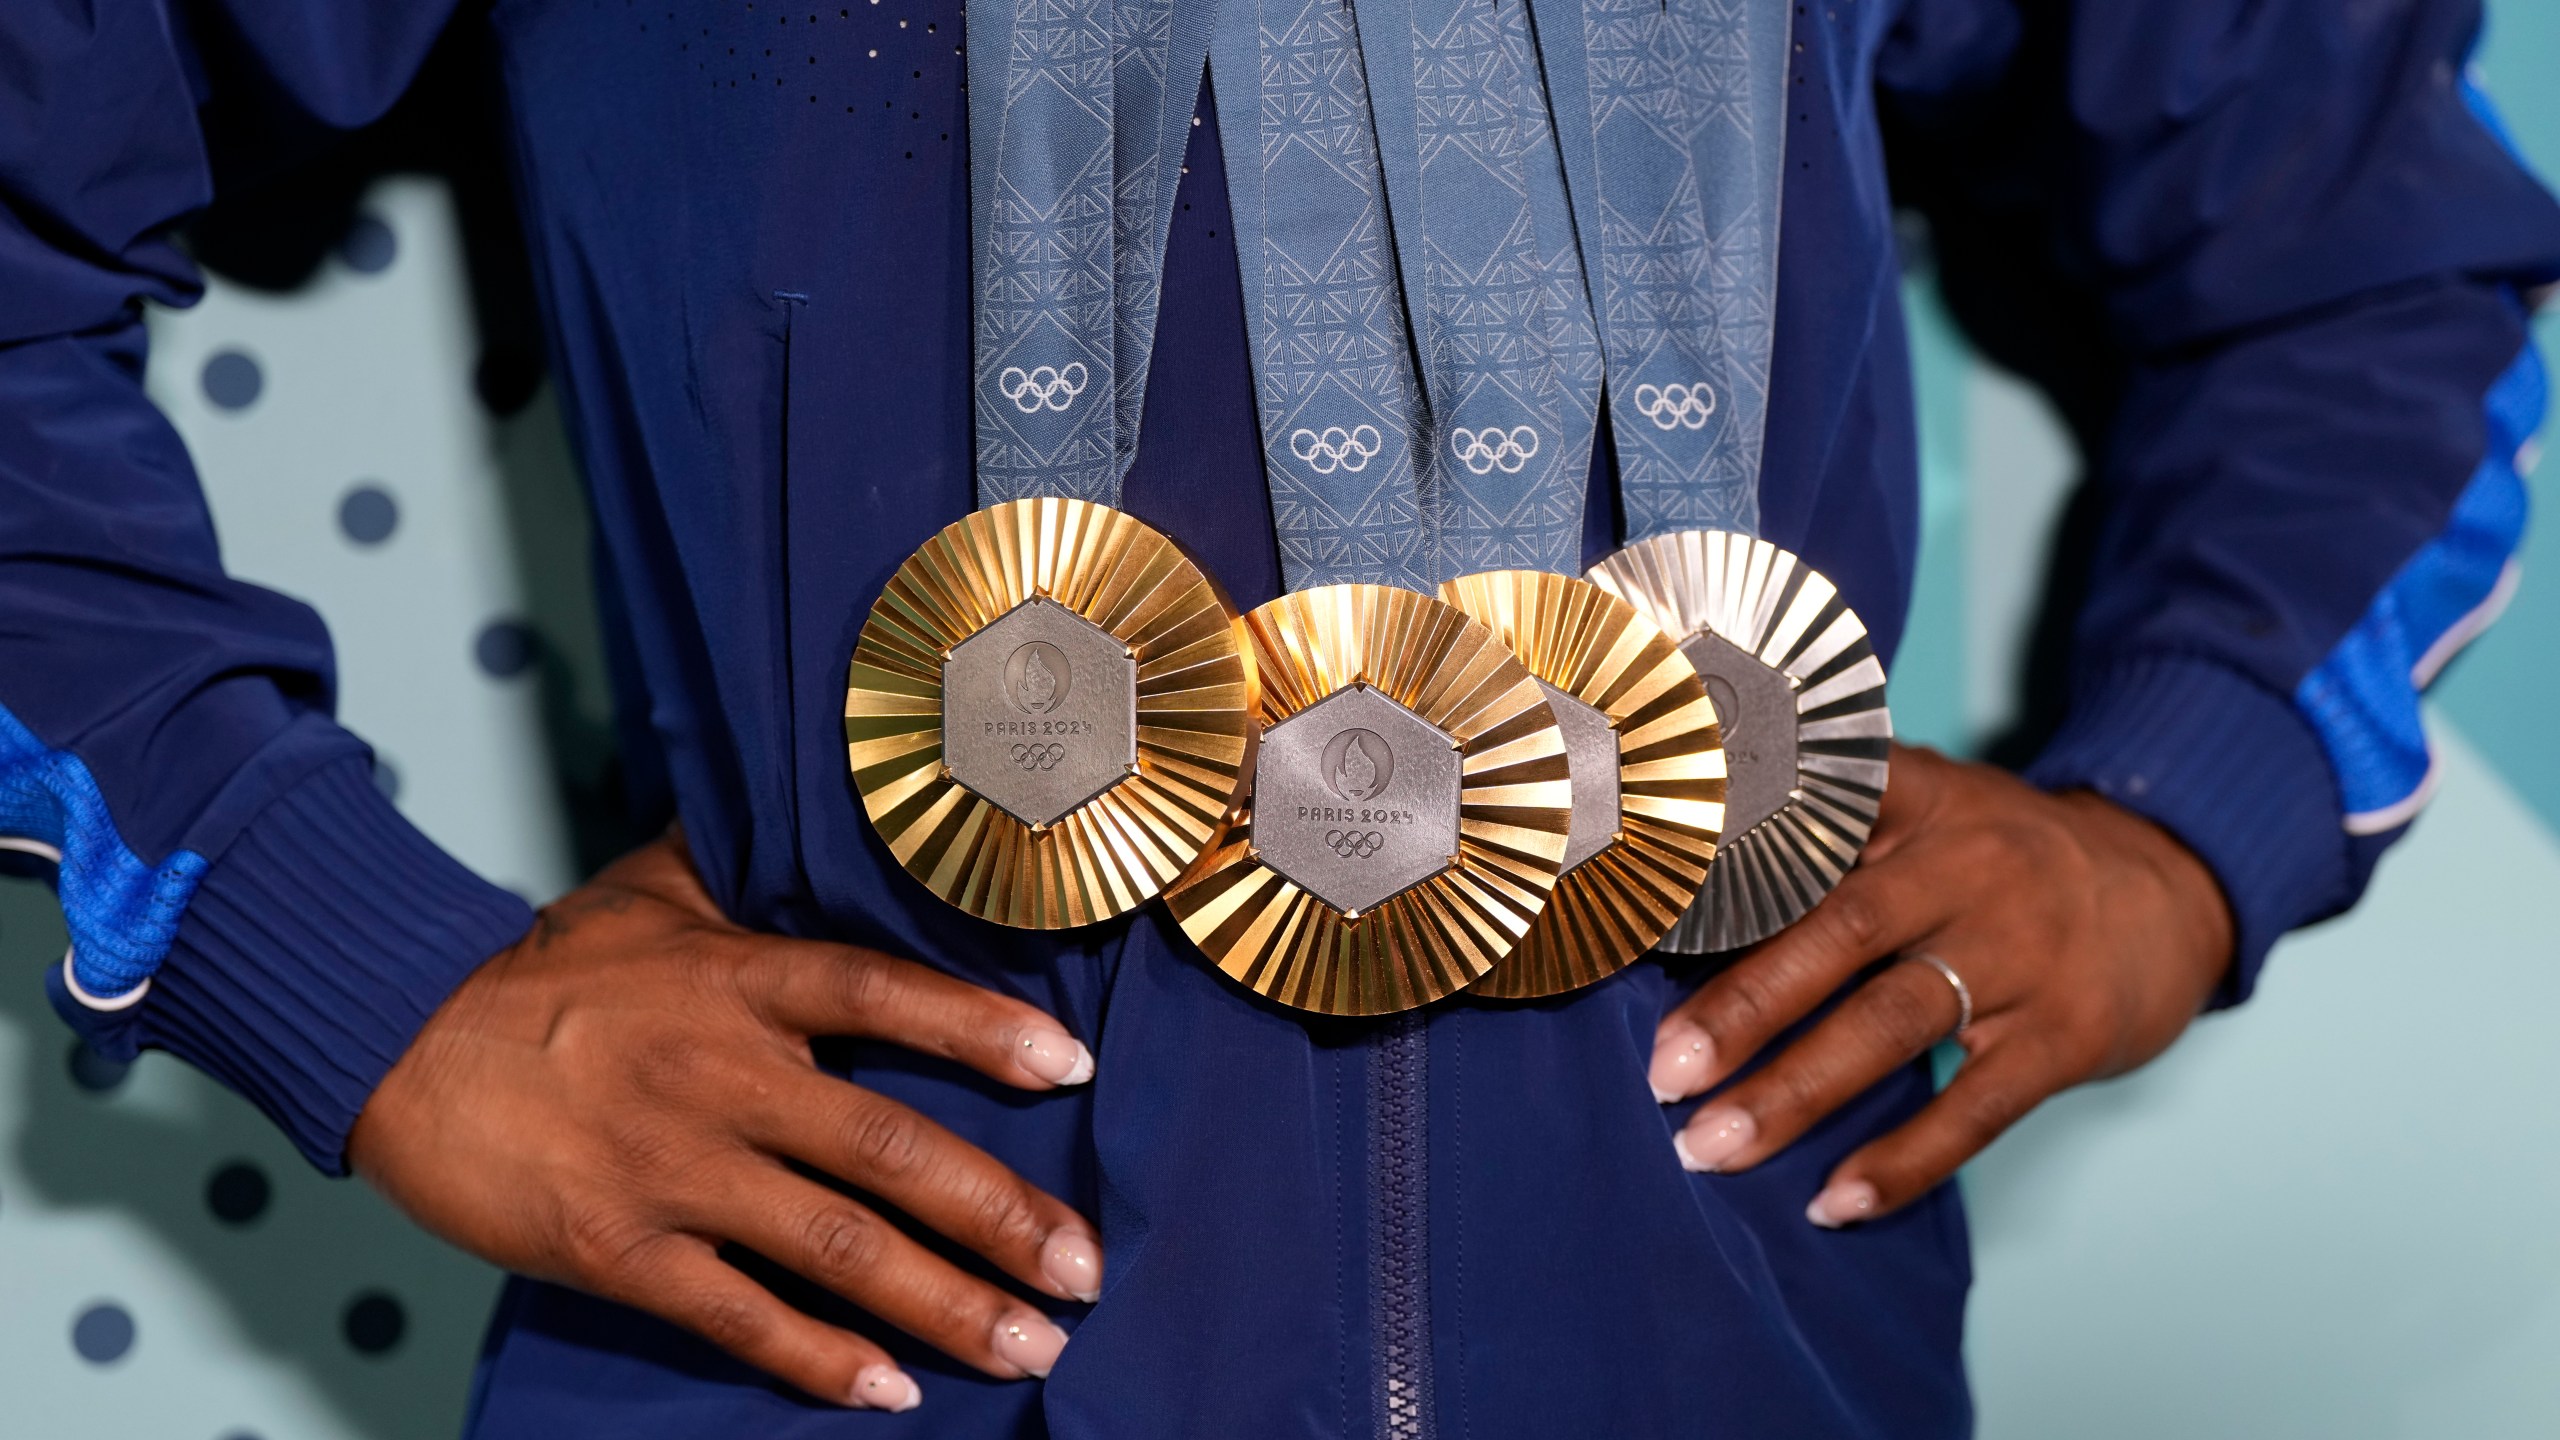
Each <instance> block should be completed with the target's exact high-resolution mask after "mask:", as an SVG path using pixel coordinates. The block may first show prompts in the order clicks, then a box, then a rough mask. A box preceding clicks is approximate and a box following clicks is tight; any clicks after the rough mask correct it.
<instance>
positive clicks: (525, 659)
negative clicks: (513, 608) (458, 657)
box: [471, 620, 540, 680]
mask: <svg viewBox="0 0 2560 1440" xmlns="http://www.w3.org/2000/svg"><path fill="white" fill-rule="evenodd" d="M539 643H540V642H538V641H537V640H535V639H534V635H533V631H532V630H531V629H529V628H527V627H526V626H524V625H523V624H521V623H519V622H517V621H514V620H493V621H491V622H490V623H488V624H487V625H484V626H482V627H481V629H480V638H479V639H478V640H476V641H474V642H472V646H471V653H472V655H473V656H474V657H475V658H477V659H478V660H479V662H480V668H481V669H483V670H485V671H487V672H488V673H490V674H491V675H494V676H496V677H497V678H499V679H501V680H504V679H506V678H507V677H509V676H511V675H521V674H523V673H524V672H525V671H526V670H528V669H530V668H532V666H533V659H534V652H535V647H536V646H537V645H538V644H539Z"/></svg>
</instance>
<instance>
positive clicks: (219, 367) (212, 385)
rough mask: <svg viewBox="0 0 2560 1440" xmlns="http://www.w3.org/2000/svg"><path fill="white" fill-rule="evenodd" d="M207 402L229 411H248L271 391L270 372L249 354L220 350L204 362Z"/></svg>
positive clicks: (240, 351) (243, 351)
mask: <svg viewBox="0 0 2560 1440" xmlns="http://www.w3.org/2000/svg"><path fill="white" fill-rule="evenodd" d="M203 383H204V398H206V399H207V400H210V401H212V402H213V403H214V404H216V405H219V406H221V407H222V408H223V409H225V410H246V409H248V408H249V407H250V406H252V405H255V404H257V403H258V395H259V393H260V392H261V391H263V390H265V389H266V388H267V376H266V372H265V371H263V370H260V369H259V368H258V362H257V361H256V360H254V359H252V358H250V356H249V352H248V351H246V350H218V351H215V352H214V356H213V358H212V359H210V360H207V361H206V362H204V377H203Z"/></svg>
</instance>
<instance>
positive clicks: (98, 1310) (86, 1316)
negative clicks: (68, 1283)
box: [71, 1304, 133, 1365]
mask: <svg viewBox="0 0 2560 1440" xmlns="http://www.w3.org/2000/svg"><path fill="white" fill-rule="evenodd" d="M71 1348H72V1349H74V1350H77V1351H79V1352H80V1358H81V1359H83V1360H86V1361H88V1362H89V1363H90V1364H92V1365H113V1364H114V1363H116V1362H117V1361H119V1360H121V1359H123V1358H124V1356H125V1352H126V1351H128V1350H131V1349H132V1348H133V1317H132V1316H130V1315H128V1314H126V1313H125V1312H124V1307H123V1306H121V1305H114V1304H105V1305H92V1306H90V1307H89V1308H88V1309H86V1310H83V1311H81V1312H80V1318H79V1319H77V1320H74V1321H72V1322H71Z"/></svg>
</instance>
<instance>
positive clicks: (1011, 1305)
mask: <svg viewBox="0 0 2560 1440" xmlns="http://www.w3.org/2000/svg"><path fill="white" fill-rule="evenodd" d="M702 1220H703V1223H704V1224H706V1225H708V1226H710V1227H713V1229H714V1233H718V1234H722V1235H725V1236H727V1237H729V1238H730V1239H733V1240H735V1241H737V1242H738V1243H739V1244H741V1245H744V1246H746V1247H747V1248H748V1249H750V1250H753V1251H755V1252H756V1253H757V1254H759V1255H762V1256H764V1257H765V1258H766V1259H768V1260H771V1261H773V1262H774V1263H775V1264H777V1265H781V1266H783V1267H785V1268H786V1269H789V1270H791V1271H792V1272H793V1273H795V1274H798V1275H800V1276H803V1277H805V1278H807V1279H809V1280H812V1281H815V1282H816V1283H818V1284H820V1285H823V1286H825V1287H826V1288H828V1289H829V1290H832V1291H834V1292H835V1293H836V1294H838V1295H841V1296H843V1297H844V1298H845V1299H847V1300H850V1301H852V1302H853V1303H854V1304H856V1305H859V1306H861V1307H862V1308H863V1309H865V1310H868V1311H870V1312H871V1313H872V1314H874V1315H877V1316H879V1317H880V1318H881V1319H882V1320H884V1321H886V1322H888V1323H889V1324H891V1325H895V1326H897V1327H898V1328H899V1329H901V1330H904V1331H905V1332H907V1333H908V1334H910V1335H913V1336H914V1337H916V1338H917V1339H918V1340H921V1341H923V1342H924V1343H926V1344H928V1345H931V1346H932V1347H934V1348H935V1349H937V1350H940V1351H942V1352H943V1353H944V1354H946V1355H949V1356H951V1357H952V1358H953V1359H956V1360H959V1361H961V1362H963V1363H965V1364H969V1365H973V1366H976V1367H977V1368H978V1369H980V1370H983V1371H985V1372H986V1373H987V1374H989V1375H993V1376H995V1377H996V1378H997V1379H1000V1380H1018V1379H1022V1378H1024V1377H1026V1376H1032V1377H1041V1376H1046V1375H1047V1374H1048V1373H1049V1367H1050V1366H1052V1365H1055V1364H1056V1363H1057V1361H1058V1352H1059V1351H1061V1350H1063V1349H1065V1348H1066V1344H1067V1334H1066V1332H1065V1331H1063V1330H1061V1329H1059V1328H1058V1327H1057V1326H1056V1325H1053V1324H1051V1323H1050V1321H1049V1317H1047V1316H1046V1315H1043V1314H1041V1313H1040V1312H1039V1311H1037V1310H1034V1309H1032V1308H1031V1307H1030V1306H1029V1305H1026V1304H1024V1303H1023V1302H1022V1301H1020V1300H1018V1299H1016V1298H1015V1297H1013V1296H1011V1295H1008V1294H1006V1293H1005V1292H1004V1291H1002V1290H999V1289H997V1288H996V1287H995V1286H993V1285H990V1284H988V1283H987V1282H986V1281H984V1280H980V1279H978V1278H977V1277H976V1276H973V1275H968V1274H964V1273H962V1272H961V1271H960V1269H959V1268H958V1267H957V1266H954V1265H953V1264H951V1262H949V1261H947V1260H945V1259H943V1258H942V1257H941V1256H939V1255H936V1254H934V1253H933V1252H932V1251H930V1250H927V1249H926V1248H925V1247H924V1246H922V1245H920V1244H918V1243H916V1241H915V1240H914V1239H913V1238H912V1237H910V1236H909V1235H907V1234H906V1233H905V1232H904V1231H902V1230H900V1229H899V1228H898V1227H897V1226H895V1225H893V1224H891V1223H890V1222H889V1221H887V1220H885V1219H883V1218H882V1217H881V1216H880V1215H879V1214H878V1213H877V1212H876V1211H873V1210H871V1209H870V1208H868V1207H866V1206H864V1205H861V1204H858V1203H856V1202H854V1201H852V1200H849V1199H846V1198H845V1197H844V1196H842V1195H839V1194H837V1193H835V1192H834V1191H832V1190H829V1189H827V1188H826V1187H825V1186H822V1185H817V1184H813V1183H811V1182H810V1181H807V1180H804V1179H801V1178H800V1177H799V1176H797V1175H794V1174H792V1173H791V1172H790V1171H788V1170H785V1169H783V1168H782V1167H781V1166H779V1165H772V1166H762V1167H758V1170H757V1172H756V1174H755V1175H754V1176H752V1177H751V1178H749V1179H747V1180H746V1181H745V1182H744V1183H741V1184H739V1185H737V1186H735V1187H733V1188H732V1189H731V1190H730V1191H729V1192H728V1194H727V1196H726V1203H725V1204H724V1205H723V1206H722V1207H721V1213H719V1214H715V1215H706V1216H704V1217H702Z"/></svg>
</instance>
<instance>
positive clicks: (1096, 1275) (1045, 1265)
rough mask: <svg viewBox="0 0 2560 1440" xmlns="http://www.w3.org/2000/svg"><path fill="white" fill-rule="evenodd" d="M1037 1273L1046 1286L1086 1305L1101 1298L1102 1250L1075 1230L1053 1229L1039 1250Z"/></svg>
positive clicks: (1091, 1239) (1090, 1237) (1088, 1236)
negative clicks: (1054, 1287)
mask: <svg viewBox="0 0 2560 1440" xmlns="http://www.w3.org/2000/svg"><path fill="white" fill-rule="evenodd" d="M1040 1273H1041V1274H1043V1275H1046V1276H1048V1277H1049V1283H1050V1284H1052V1285H1055V1286H1057V1287H1058V1288H1059V1289H1061V1290H1064V1291H1065V1292H1067V1293H1068V1294H1070V1295H1073V1296H1074V1297H1076V1298H1077V1299H1079V1300H1082V1301H1083V1302H1085V1303H1086V1304H1088V1305H1090V1304H1092V1303H1093V1302H1094V1301H1096V1300H1099V1299H1101V1298H1102V1247H1101V1246H1099V1245H1096V1244H1094V1243H1093V1237H1092V1236H1090V1235H1086V1234H1083V1233H1081V1232H1079V1231H1075V1230H1053V1231H1051V1232H1050V1233H1049V1243H1048V1244H1046V1245H1044V1246H1042V1247H1041V1248H1040Z"/></svg>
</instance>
